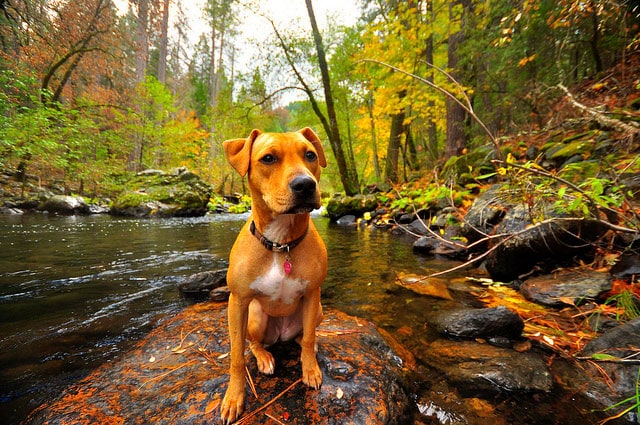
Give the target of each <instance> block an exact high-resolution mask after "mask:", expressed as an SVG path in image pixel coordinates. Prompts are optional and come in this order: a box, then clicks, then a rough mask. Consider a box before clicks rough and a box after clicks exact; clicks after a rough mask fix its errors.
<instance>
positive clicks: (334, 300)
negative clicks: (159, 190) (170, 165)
mask: <svg viewBox="0 0 640 425" xmlns="http://www.w3.org/2000/svg"><path fill="white" fill-rule="evenodd" d="M245 220H246V216H243V215H209V216H206V217H200V218H175V219H162V220H137V219H124V218H114V217H111V216H106V215H96V216H86V217H79V216H71V217H61V216H48V215H43V214H34V215H24V216H0V423H4V424H8V423H17V422H19V421H20V420H21V419H23V418H24V417H25V416H26V414H28V412H29V411H30V410H31V409H33V408H34V407H36V406H37V405H39V404H40V403H41V402H44V401H46V400H48V399H51V398H52V397H54V396H55V395H57V394H58V393H59V392H60V391H61V390H62V389H63V388H65V387H66V386H68V385H69V384H71V383H73V382H75V381H76V380H78V379H80V378H82V377H83V376H85V375H86V374H87V373H88V372H89V371H91V370H92V369H93V368H95V367H97V366H99V365H100V364H103V363H105V362H109V361H113V360H115V359H117V358H118V356H119V355H120V354H121V353H122V352H123V351H125V350H127V348H129V347H130V346H131V345H132V344H133V343H134V342H135V341H136V340H138V339H139V338H140V337H142V336H143V335H144V334H145V333H146V332H148V331H149V329H151V328H152V327H153V326H154V325H155V324H157V323H158V321H159V320H162V318H163V317H166V316H167V315H171V314H174V313H175V312H176V311H179V310H180V309H181V308H183V306H184V305H185V303H186V301H185V300H183V299H182V298H181V297H180V295H179V293H178V290H177V289H176V285H177V284H178V283H179V282H180V281H181V280H182V279H184V278H185V277H186V276H189V275H191V274H193V273H196V272H200V271H204V270H214V269H219V268H224V267H226V265H227V257H228V253H229V249H230V248H231V245H232V244H233V241H234V240H235V237H236V234H237V232H238V231H239V229H240V227H241V226H242V224H243V222H244V221H245ZM314 220H315V221H316V225H317V227H318V230H319V231H320V233H321V235H322V237H323V238H324V240H325V242H326V244H327V247H328V251H329V256H330V258H329V262H330V269H329V274H328V277H327V280H326V282H325V285H324V287H323V304H324V305H326V306H328V307H334V308H338V309H341V310H343V311H345V312H347V313H350V314H355V315H359V316H362V317H365V318H367V319H370V320H374V321H375V322H376V323H378V324H379V325H382V326H385V327H387V328H388V329H390V330H393V329H394V328H398V327H401V326H403V325H406V324H407V323H412V322H415V321H416V320H417V314H419V311H420V310H421V309H422V308H423V306H421V304H422V302H428V303H433V302H435V301H434V300H429V299H427V298H425V299H424V300H425V301H421V302H418V303H414V304H413V305H412V307H411V308H406V305H407V298H408V297H413V295H412V294H411V293H409V292H408V291H402V290H401V293H402V294H403V296H398V294H397V293H396V292H397V288H396V287H395V285H394V284H393V276H394V272H397V271H404V272H407V271H408V272H413V273H427V272H430V271H434V270H440V269H444V268H446V267H449V266H450V264H447V263H446V262H442V261H436V260H433V259H425V258H423V257H419V256H416V255H414V254H413V253H412V250H411V238H408V237H406V236H401V235H393V234H391V233H390V232H388V231H371V230H357V229H355V228H345V227H339V226H336V225H333V224H331V223H329V220H327V219H325V218H320V217H316V218H315V219H314ZM419 299H422V297H419Z"/></svg>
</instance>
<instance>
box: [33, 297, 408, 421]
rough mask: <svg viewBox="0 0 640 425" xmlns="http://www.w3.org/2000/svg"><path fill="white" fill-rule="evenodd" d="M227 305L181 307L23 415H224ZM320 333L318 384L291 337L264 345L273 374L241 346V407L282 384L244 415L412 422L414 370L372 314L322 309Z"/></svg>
mask: <svg viewBox="0 0 640 425" xmlns="http://www.w3.org/2000/svg"><path fill="white" fill-rule="evenodd" d="M226 314H227V309H226V304H222V303H202V304H195V305H193V306H190V307H188V308H186V309H185V310H184V312H183V313H181V314H179V315H178V316H176V317H174V318H172V319H171V320H168V321H166V322H165V323H164V324H163V325H162V326H161V327H159V328H157V329H155V330H154V331H152V332H151V333H150V334H149V335H148V336H147V337H146V338H145V339H144V340H142V341H141V342H140V343H139V344H138V346H137V348H136V349H134V350H133V351H132V352H130V353H128V354H123V355H122V356H121V357H120V359H119V360H118V361H115V362H113V363H109V364H105V365H104V366H102V367H101V368H99V369H98V370H96V371H95V372H93V373H92V374H90V375H89V376H88V377H86V378H85V379H83V380H82V381H80V382H79V383H77V384H75V385H73V386H71V387H70V388H69V389H67V390H66V391H64V392H63V393H62V394H61V395H60V397H59V398H58V399H57V400H53V401H51V402H47V403H45V404H43V405H42V406H41V407H39V408H38V409H36V410H35V411H34V412H33V413H32V414H31V415H30V418H28V420H27V422H28V423H33V424H43V423H47V424H63V423H74V424H103V423H126V424H149V423H183V424H191V425H195V424H213V423H220V413H219V405H220V401H221V400H222V397H223V396H224V392H225V390H226V387H227V383H228V381H229V374H228V368H229V356H228V352H229V340H228V335H227V326H226V324H227V319H226ZM317 333H318V360H319V363H320V367H321V369H322V372H323V383H322V387H321V389H320V390H313V389H309V388H307V387H306V386H305V385H304V384H302V383H301V382H298V381H299V378H300V377H301V374H302V372H301V370H300V360H299V356H300V348H299V347H298V345H297V344H296V343H293V342H291V343H283V344H276V345H275V346H273V347H272V348H270V350H271V351H272V352H273V353H274V355H275V358H276V370H275V374H274V375H271V376H267V375H262V374H260V373H259V372H258V370H257V366H256V362H255V359H254V358H253V357H249V355H247V356H248V357H247V358H248V359H249V360H248V362H247V366H248V371H249V374H250V376H251V378H252V380H253V383H254V384H255V388H256V392H257V395H258V399H256V398H255V397H254V396H253V395H252V393H251V392H250V391H249V388H248V386H247V389H246V400H245V415H247V414H250V413H251V412H253V411H255V410H257V409H259V408H261V407H263V406H264V405H265V404H267V403H268V402H270V401H272V400H274V399H275V398H276V397H277V396H278V395H280V394H281V393H283V394H282V395H281V397H279V398H278V399H277V400H275V401H274V402H273V403H272V404H270V405H269V406H268V407H266V408H265V409H264V410H263V411H260V412H259V413H257V414H256V415H255V417H253V419H252V420H251V421H250V422H248V423H265V422H266V421H268V420H269V419H268V417H267V416H265V415H266V414H268V415H270V416H272V417H275V418H278V420H281V421H282V422H285V419H288V421H286V423H290V424H307V423H314V424H319V423H325V424H343V423H357V424H365V423H371V424H406V423H412V422H411V419H410V414H411V412H412V411H413V409H414V405H413V402H412V401H411V398H410V397H409V395H408V394H407V393H406V392H405V388H406V385H405V375H407V374H409V373H411V371H414V370H415V369H416V364H415V361H414V360H413V358H412V357H411V355H410V354H407V353H406V352H399V351H398V350H400V349H399V348H392V347H391V346H390V345H389V344H388V343H387V341H388V340H389V339H387V340H385V338H383V336H382V334H381V331H378V330H377V329H376V328H375V326H374V325H372V324H371V323H368V322H366V321H364V320H359V319H356V318H354V317H351V316H348V315H346V314H344V313H341V312H338V311H335V310H329V311H327V312H326V314H325V320H324V321H323V322H322V324H321V325H320V327H319V328H318V330H317ZM387 338H390V337H388V336H387ZM391 340H392V339H391ZM391 343H392V344H393V342H392V341H391ZM296 382H297V383H296Z"/></svg>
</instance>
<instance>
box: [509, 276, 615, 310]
mask: <svg viewBox="0 0 640 425" xmlns="http://www.w3.org/2000/svg"><path fill="white" fill-rule="evenodd" d="M612 283H613V279H612V278H611V276H610V275H609V274H608V273H602V272H593V271H584V272H575V271H562V272H559V273H556V274H553V275H542V276H537V277H533V278H530V279H527V280H526V281H525V282H524V283H523V284H522V285H521V286H520V292H521V293H522V295H524V297H525V298H527V299H528V300H530V301H534V302H536V303H538V304H543V305H547V306H550V307H562V306H563V305H567V304H568V305H571V304H579V303H581V302H582V301H585V300H588V299H595V298H598V296H600V295H601V294H603V293H604V292H607V291H609V290H611V285H612Z"/></svg>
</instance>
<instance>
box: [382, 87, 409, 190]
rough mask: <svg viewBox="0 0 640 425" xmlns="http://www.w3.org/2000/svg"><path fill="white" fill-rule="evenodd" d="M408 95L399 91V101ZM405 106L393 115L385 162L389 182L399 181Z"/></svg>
mask: <svg viewBox="0 0 640 425" xmlns="http://www.w3.org/2000/svg"><path fill="white" fill-rule="evenodd" d="M406 95H407V92H406V91H405V90H403V91H401V92H400V93H398V103H399V104H400V103H402V99H404V97H405V96H406ZM404 118H405V108H404V107H401V108H399V110H398V112H396V113H395V114H393V115H391V132H390V135H389V146H388V147H387V160H386V162H385V169H384V171H385V176H386V180H387V182H389V183H398V158H399V156H400V143H401V142H402V134H403V133H404Z"/></svg>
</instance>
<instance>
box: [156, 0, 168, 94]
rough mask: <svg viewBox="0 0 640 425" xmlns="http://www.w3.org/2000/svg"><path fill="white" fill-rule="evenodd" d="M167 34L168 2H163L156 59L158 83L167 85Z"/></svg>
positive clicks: (166, 0) (165, 0)
mask: <svg viewBox="0 0 640 425" xmlns="http://www.w3.org/2000/svg"><path fill="white" fill-rule="evenodd" d="M168 33H169V0H164V5H163V9H162V27H161V29H160V57H159V58H158V81H160V82H161V83H162V84H166V83H167V46H168V44H169V43H168V38H169V37H168Z"/></svg>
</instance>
